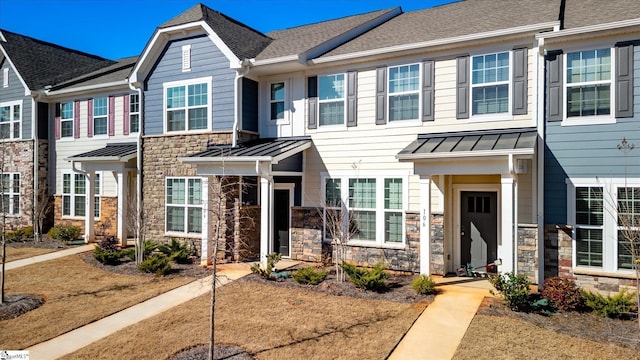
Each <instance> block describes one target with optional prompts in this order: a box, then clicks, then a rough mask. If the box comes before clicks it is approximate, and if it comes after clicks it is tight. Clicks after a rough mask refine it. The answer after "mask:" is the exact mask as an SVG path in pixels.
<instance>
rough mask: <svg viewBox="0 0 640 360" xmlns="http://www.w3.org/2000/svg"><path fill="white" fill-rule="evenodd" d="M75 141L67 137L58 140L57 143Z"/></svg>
mask: <svg viewBox="0 0 640 360" xmlns="http://www.w3.org/2000/svg"><path fill="white" fill-rule="evenodd" d="M75 139H76V138H74V137H73V136H67V137H61V138H60V139H58V141H60V142H72V141H74V140H75Z"/></svg>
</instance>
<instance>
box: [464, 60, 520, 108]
mask: <svg viewBox="0 0 640 360" xmlns="http://www.w3.org/2000/svg"><path fill="white" fill-rule="evenodd" d="M510 54H511V53H510V52H509V51H505V52H498V53H493V54H485V55H476V56H472V57H471V114H472V115H473V116H477V115H489V114H500V113H505V114H508V113H510V103H511V102H510V96H509V93H510V91H509V88H510V81H511V71H510V63H511V55H510Z"/></svg>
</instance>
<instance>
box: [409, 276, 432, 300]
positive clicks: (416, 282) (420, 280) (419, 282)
mask: <svg viewBox="0 0 640 360" xmlns="http://www.w3.org/2000/svg"><path fill="white" fill-rule="evenodd" d="M411 287H412V288H413V290H415V291H416V293H418V294H420V295H430V294H435V293H436V282H435V281H433V280H432V279H431V277H430V276H429V275H424V274H423V275H420V276H418V277H416V278H415V279H413V281H412V282H411Z"/></svg>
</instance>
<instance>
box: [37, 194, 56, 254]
mask: <svg viewBox="0 0 640 360" xmlns="http://www.w3.org/2000/svg"><path fill="white" fill-rule="evenodd" d="M52 200H53V197H52V196H51V195H49V193H48V191H47V189H46V188H45V187H44V186H40V187H38V195H37V201H36V204H35V206H34V208H33V221H34V225H35V226H34V228H35V229H34V230H35V231H34V240H35V241H36V242H39V241H41V240H42V231H43V228H44V221H45V220H46V219H47V216H49V212H50V211H51V208H52V207H53V201H52Z"/></svg>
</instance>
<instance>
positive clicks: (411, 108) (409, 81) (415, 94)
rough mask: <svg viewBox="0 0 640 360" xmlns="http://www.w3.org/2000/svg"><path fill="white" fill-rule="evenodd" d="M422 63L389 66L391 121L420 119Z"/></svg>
mask: <svg viewBox="0 0 640 360" xmlns="http://www.w3.org/2000/svg"><path fill="white" fill-rule="evenodd" d="M419 90H420V65H419V64H413V65H403V66H395V67H390V68H389V121H396V120H412V119H418V113H419V108H420V105H419V104H420V92H419Z"/></svg>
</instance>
